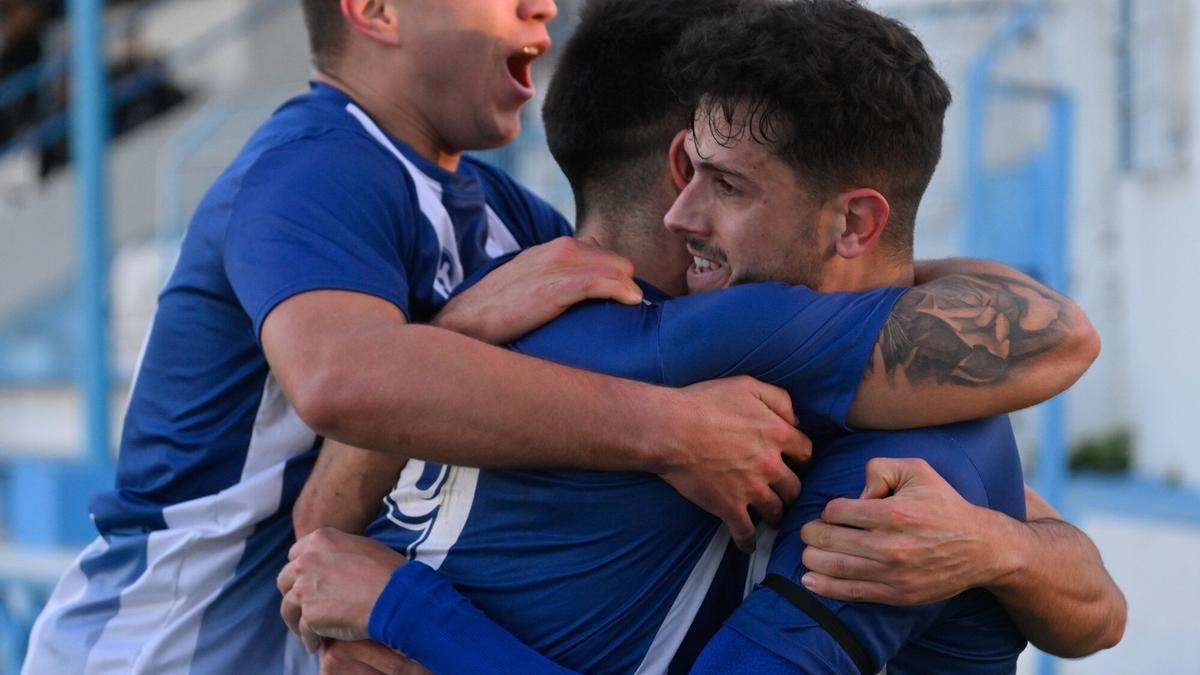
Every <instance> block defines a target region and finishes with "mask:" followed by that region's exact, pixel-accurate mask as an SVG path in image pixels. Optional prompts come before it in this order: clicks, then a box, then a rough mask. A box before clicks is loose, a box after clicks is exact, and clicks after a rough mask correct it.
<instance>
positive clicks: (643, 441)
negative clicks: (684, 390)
mask: <svg viewBox="0 0 1200 675" xmlns="http://www.w3.org/2000/svg"><path fill="white" fill-rule="evenodd" d="M637 390H638V391H637V392H635V393H634V395H633V396H630V397H627V398H626V399H625V400H626V401H629V402H630V405H629V414H630V416H629V417H628V418H626V421H625V422H624V423H622V425H621V426H622V429H623V430H625V433H624V435H623V439H624V440H625V441H626V442H628V443H631V445H630V447H628V448H626V452H627V453H628V454H629V462H630V464H631V468H633V469H634V470H637V471H645V472H647V473H654V474H658V475H662V474H664V473H668V472H670V471H672V470H675V469H677V468H679V467H680V466H681V465H682V464H683V463H684V458H685V457H686V456H687V451H688V443H689V441H688V437H689V430H690V429H691V428H692V425H691V424H690V423H689V422H688V420H689V418H690V415H689V414H688V412H689V408H688V406H687V403H686V401H685V398H686V397H684V396H683V394H681V393H680V391H679V390H678V389H672V388H669V387H656V386H652V385H638V386H637Z"/></svg>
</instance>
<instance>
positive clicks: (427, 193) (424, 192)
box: [346, 103, 521, 298]
mask: <svg viewBox="0 0 1200 675" xmlns="http://www.w3.org/2000/svg"><path fill="white" fill-rule="evenodd" d="M346 112H348V113H350V114H351V115H353V116H354V119H356V120H358V123H359V124H361V125H362V127H363V129H364V130H366V132H367V133H368V134H370V135H371V138H374V139H375V141H376V142H377V143H379V144H380V145H382V146H383V147H384V149H386V150H387V151H388V152H390V153H391V154H392V156H394V157H395V158H396V159H397V160H399V162H400V164H401V165H403V166H404V170H405V171H407V172H408V175H409V176H411V177H412V179H413V185H414V186H415V187H416V190H417V205H418V207H419V208H420V209H421V213H423V214H424V215H425V217H426V218H428V219H429V223H430V224H431V225H433V231H434V233H436V234H437V238H438V244H440V245H441V249H442V253H443V254H444V255H446V256H447V257H449V259H450V260H449V262H450V267H449V269H447V270H442V269H441V268H440V267H439V269H438V272H437V276H436V278H435V280H434V285H433V287H434V290H435V291H436V292H437V293H438V294H439V295H441V296H442V298H449V297H450V294H451V293H453V292H454V289H455V288H458V285H459V284H461V283H462V282H463V267H462V259H461V258H460V257H459V252H458V237H457V236H456V235H455V233H454V221H453V220H451V218H450V213H449V212H448V211H447V210H446V206H445V205H444V204H442V184H441V183H439V182H438V181H437V179H435V178H433V177H432V176H429V175H427V174H426V173H425V172H423V171H421V170H420V169H418V168H417V165H416V164H413V163H412V162H411V161H409V159H408V158H407V157H405V156H404V153H402V152H400V149H399V148H397V147H396V146H395V144H393V143H392V142H391V141H390V140H389V139H388V137H387V134H385V133H383V130H382V129H380V128H379V125H378V124H375V120H372V119H371V118H370V117H369V116H368V115H367V114H366V113H365V112H363V110H362V108H359V107H358V106H357V105H355V104H353V103H347V104H346ZM486 208H487V220H488V238H487V244H486V245H485V248H484V250H485V252H486V253H487V254H488V255H489V256H490V257H492V258H497V257H499V256H502V255H504V254H505V253H512V252H513V251H516V250H518V249H519V248H521V245H520V244H518V243H517V240H516V238H515V237H513V235H512V232H511V231H510V230H509V229H508V227H507V226H506V225H505V224H504V221H503V220H501V219H500V217H499V216H498V215H496V212H495V211H493V210H492V207H491V206H490V205H488V206H487V207H486Z"/></svg>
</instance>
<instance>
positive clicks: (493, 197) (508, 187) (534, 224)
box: [462, 155, 574, 246]
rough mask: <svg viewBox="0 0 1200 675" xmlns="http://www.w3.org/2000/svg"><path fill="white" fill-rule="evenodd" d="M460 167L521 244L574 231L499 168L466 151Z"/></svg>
mask: <svg viewBox="0 0 1200 675" xmlns="http://www.w3.org/2000/svg"><path fill="white" fill-rule="evenodd" d="M462 169H463V170H466V171H469V172H471V173H472V174H473V175H474V176H475V177H476V178H477V179H478V180H479V183H480V186H481V187H482V188H483V191H484V196H485V198H486V199H487V203H488V205H489V206H491V207H492V209H493V210H494V211H496V215H498V216H499V217H500V219H501V220H503V221H504V224H505V225H506V226H507V227H509V228H510V229H512V230H513V234H514V235H515V236H516V237H517V238H518V239H519V240H522V244H523V245H525V246H531V245H534V244H539V243H543V242H546V241H549V240H551V239H554V238H555V237H562V236H570V235H572V234H574V230H573V228H572V227H571V224H570V223H569V222H567V219H566V218H564V217H563V216H562V214H560V213H559V212H558V210H557V209H555V208H554V207H553V206H551V205H550V203H549V202H547V201H546V200H544V199H542V198H541V197H539V196H537V195H536V194H534V193H533V192H532V191H531V190H529V189H528V188H526V187H525V186H523V185H521V184H520V183H518V182H517V181H516V180H514V179H513V178H512V176H509V175H508V174H507V173H505V172H504V171H502V170H501V169H499V168H497V167H495V166H493V165H491V164H488V163H487V162H484V161H482V160H480V159H478V158H476V157H472V156H470V155H466V156H464V157H463V160H462Z"/></svg>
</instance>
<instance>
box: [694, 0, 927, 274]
mask: <svg viewBox="0 0 1200 675" xmlns="http://www.w3.org/2000/svg"><path fill="white" fill-rule="evenodd" d="M672 64H673V66H672V70H673V73H674V77H675V78H676V81H677V86H678V87H679V88H680V91H681V94H682V95H683V98H684V99H685V100H686V101H688V102H690V103H691V104H692V105H694V106H697V107H698V108H699V111H700V112H701V113H708V115H709V117H708V120H709V123H710V124H711V125H713V128H712V131H713V132H714V137H716V138H717V139H718V141H720V142H728V141H730V140H736V139H740V138H742V137H746V136H749V137H751V138H753V139H754V140H755V141H757V142H759V143H762V144H764V145H768V146H770V147H771V148H772V149H773V150H774V151H775V153H776V154H777V156H779V157H780V158H781V159H782V160H783V161H784V162H785V163H787V164H788V165H789V166H791V167H792V168H793V169H794V170H796V171H797V173H798V175H799V177H800V179H801V180H802V181H803V182H804V184H805V186H806V188H808V189H810V190H812V191H815V192H817V193H818V194H817V195H815V196H817V197H821V198H827V197H831V196H833V195H834V194H836V193H837V192H838V191H841V190H844V189H849V188H853V187H872V188H875V189H877V190H879V191H880V192H881V193H882V194H883V195H884V197H886V198H887V199H888V201H889V203H890V204H891V206H892V216H891V219H890V222H889V224H888V227H887V228H886V229H885V230H884V233H883V235H882V236H881V239H880V241H881V244H882V245H884V246H885V247H887V248H888V249H889V250H891V251H892V252H894V253H897V254H901V255H904V254H907V255H911V254H912V242H913V224H914V222H915V220H916V214H917V207H918V205H919V204H920V201H921V197H922V195H923V194H924V192H925V189H926V188H927V187H928V185H929V180H930V178H931V177H932V176H933V172H934V169H935V168H936V167H937V164H938V161H939V159H940V158H941V152H942V129H943V120H944V118H945V114H946V108H947V107H948V106H949V105H950V90H949V88H948V87H947V86H946V83H945V81H944V80H943V79H942V78H941V76H940V75H938V73H937V71H936V70H935V69H934V66H933V62H932V61H931V60H930V58H929V55H928V54H927V53H926V51H925V48H924V46H923V45H922V44H921V41H920V40H918V39H917V37H916V36H915V35H913V33H912V32H911V31H910V30H909V29H908V28H906V27H905V26H904V25H903V24H901V23H900V22H898V21H896V20H894V19H890V18H887V17H884V16H881V15H879V14H876V13H875V12H872V11H871V10H868V9H866V8H864V7H862V6H861V5H860V4H859V3H858V2H857V1H856V0H767V1H765V2H763V3H762V4H760V5H759V6H758V7H755V8H754V9H753V11H747V12H741V13H739V14H738V15H736V16H732V17H727V18H725V19H723V20H720V21H716V22H706V23H704V24H701V25H698V26H696V27H694V28H693V29H691V30H689V32H688V33H687V35H685V36H684V38H683V39H682V40H681V41H680V44H679V45H678V47H677V49H676V51H675V53H674V55H673V58H672ZM738 110H743V111H747V112H748V114H746V115H745V116H744V117H743V118H742V123H741V124H740V125H739V126H737V127H735V126H733V122H734V121H735V112H737V111H738ZM701 119H702V117H701Z"/></svg>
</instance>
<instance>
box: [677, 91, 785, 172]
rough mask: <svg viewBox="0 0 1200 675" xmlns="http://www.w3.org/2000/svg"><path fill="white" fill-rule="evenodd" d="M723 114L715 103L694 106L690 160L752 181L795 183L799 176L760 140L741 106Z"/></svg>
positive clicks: (753, 121) (773, 150)
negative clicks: (715, 166) (722, 169)
mask: <svg viewBox="0 0 1200 675" xmlns="http://www.w3.org/2000/svg"><path fill="white" fill-rule="evenodd" d="M733 113H734V114H733V115H732V117H727V116H726V115H725V113H724V111H723V110H722V109H721V108H720V107H719V106H707V105H702V106H700V107H699V108H698V109H697V110H696V114H695V119H694V120H693V124H692V133H691V135H690V137H689V138H690V142H689V143H688V144H687V145H688V153H689V154H690V156H691V158H692V160H693V162H696V163H698V164H699V163H701V162H711V163H712V164H715V165H719V166H721V167H725V168H728V169H731V170H733V171H736V172H738V173H740V174H742V175H743V176H744V177H746V178H747V179H749V180H751V181H753V182H756V183H770V184H788V185H792V184H795V185H796V186H797V187H798V186H799V178H798V176H797V175H796V172H795V171H793V170H792V168H791V167H790V166H788V165H787V164H786V163H785V162H784V161H783V160H782V159H780V157H779V154H778V153H777V152H776V151H775V149H774V148H773V147H772V146H771V145H769V144H767V142H763V139H762V138H761V134H759V133H758V132H757V131H756V130H755V129H754V126H753V124H754V123H756V120H752V119H749V115H748V113H747V112H746V110H745V109H744V107H740V106H739V107H738V108H737V109H736V110H734V111H733Z"/></svg>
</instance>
